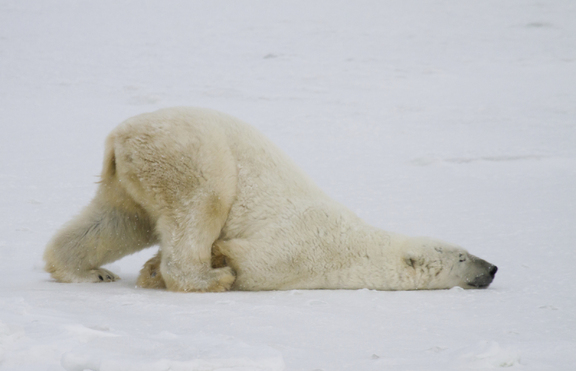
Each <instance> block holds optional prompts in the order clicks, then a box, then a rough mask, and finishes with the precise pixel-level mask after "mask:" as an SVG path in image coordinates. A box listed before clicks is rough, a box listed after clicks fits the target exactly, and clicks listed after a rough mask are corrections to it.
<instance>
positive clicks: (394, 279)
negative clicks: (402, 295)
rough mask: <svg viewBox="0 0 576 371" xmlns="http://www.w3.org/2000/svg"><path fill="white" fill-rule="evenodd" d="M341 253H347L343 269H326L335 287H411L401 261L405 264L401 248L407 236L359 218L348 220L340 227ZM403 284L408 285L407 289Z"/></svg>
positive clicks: (339, 249) (396, 288) (327, 276)
mask: <svg viewBox="0 0 576 371" xmlns="http://www.w3.org/2000/svg"><path fill="white" fill-rule="evenodd" d="M341 229H342V230H344V231H345V233H342V234H341V237H340V239H339V244H338V246H335V249H337V250H338V252H345V254H346V258H347V264H346V266H344V267H343V269H335V270H332V269H329V267H327V268H328V269H327V270H326V278H327V281H328V282H331V283H332V284H333V285H334V287H333V288H335V289H336V288H347V289H361V288H368V289H374V290H399V289H400V290H404V289H410V288H411V283H410V281H411V280H410V279H408V278H409V277H403V271H404V270H402V269H400V270H399V269H398V267H399V264H400V265H402V264H404V263H403V261H402V254H401V251H400V249H399V247H400V246H402V245H403V244H404V243H405V241H406V240H407V238H408V237H406V236H403V235H400V234H396V233H391V232H387V231H384V230H382V229H379V228H376V227H374V226H371V225H369V224H368V223H366V222H364V221H363V220H362V219H360V218H359V217H355V218H351V219H348V220H346V225H343V226H341ZM404 286H406V287H405V288H404Z"/></svg>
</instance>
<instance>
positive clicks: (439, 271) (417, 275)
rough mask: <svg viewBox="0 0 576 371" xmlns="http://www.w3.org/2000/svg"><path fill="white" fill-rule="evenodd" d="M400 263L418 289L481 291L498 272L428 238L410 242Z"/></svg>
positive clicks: (481, 261) (482, 261) (474, 257)
mask: <svg viewBox="0 0 576 371" xmlns="http://www.w3.org/2000/svg"><path fill="white" fill-rule="evenodd" d="M403 259H404V264H406V268H407V269H408V272H409V275H410V276H411V277H412V278H413V280H414V281H413V283H414V284H415V286H416V287H417V288H418V289H448V288H452V287H455V286H460V287H462V288H465V289H483V288H486V287H488V286H489V285H490V283H492V281H493V280H494V276H495V275H496V271H497V270H498V267H496V266H495V265H493V264H490V263H488V262H487V261H485V260H483V259H480V258H478V257H476V256H474V255H472V254H470V253H468V251H466V250H464V249H463V248H461V247H458V246H455V245H451V244H448V243H446V242H443V241H438V240H432V239H429V238H412V239H410V240H409V241H408V243H407V246H406V250H405V251H404V254H403Z"/></svg>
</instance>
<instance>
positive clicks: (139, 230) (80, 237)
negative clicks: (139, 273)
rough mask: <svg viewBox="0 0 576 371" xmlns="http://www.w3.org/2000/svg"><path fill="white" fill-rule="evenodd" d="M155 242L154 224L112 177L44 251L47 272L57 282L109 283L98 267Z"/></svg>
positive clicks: (108, 275) (111, 278) (112, 277)
mask: <svg viewBox="0 0 576 371" xmlns="http://www.w3.org/2000/svg"><path fill="white" fill-rule="evenodd" d="M155 243H157V239H156V236H155V234H154V227H153V223H152V222H151V221H150V218H149V216H148V214H147V213H146V212H145V211H144V209H142V208H141V207H140V206H139V205H138V204H136V203H135V202H134V201H133V200H132V199H131V198H130V197H129V196H128V195H127V194H126V193H125V191H124V190H123V189H122V188H121V187H120V186H119V185H118V184H117V182H116V181H114V179H105V180H104V181H103V182H102V183H101V184H100V187H99V189H98V192H97V194H96V196H95V198H94V199H93V200H92V202H91V203H90V204H89V205H88V206H87V207H86V208H85V209H84V210H83V211H82V212H81V213H80V215H78V216H77V217H75V218H74V219H73V220H71V221H70V222H69V223H68V224H66V225H65V226H64V227H63V228H62V229H61V230H60V231H58V232H57V233H56V235H55V236H54V237H53V238H52V240H51V241H50V242H49V243H48V246H47V247H46V250H45V252H44V261H45V262H46V271H47V272H49V273H50V274H51V275H52V277H54V278H55V279H56V280H58V281H60V282H110V281H115V280H116V279H118V278H119V277H118V276H116V275H115V274H114V273H112V272H110V271H108V270H106V269H103V268H100V266H101V265H104V264H107V263H111V262H113V261H115V260H118V259H120V258H122V257H124V256H126V255H129V254H132V253H134V252H136V251H139V250H142V249H144V248H146V247H149V246H151V245H153V244H155Z"/></svg>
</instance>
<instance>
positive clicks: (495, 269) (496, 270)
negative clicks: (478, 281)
mask: <svg viewBox="0 0 576 371" xmlns="http://www.w3.org/2000/svg"><path fill="white" fill-rule="evenodd" d="M496 272H498V267H497V266H495V265H493V266H492V268H490V271H489V273H490V275H491V276H492V278H494V276H495V275H496Z"/></svg>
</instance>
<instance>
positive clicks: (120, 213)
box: [45, 108, 495, 291]
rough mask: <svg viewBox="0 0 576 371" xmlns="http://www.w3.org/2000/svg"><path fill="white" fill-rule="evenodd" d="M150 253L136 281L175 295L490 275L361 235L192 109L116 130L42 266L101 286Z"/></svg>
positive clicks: (427, 242) (342, 213)
mask: <svg viewBox="0 0 576 371" xmlns="http://www.w3.org/2000/svg"><path fill="white" fill-rule="evenodd" d="M156 243H159V244H160V254H159V255H158V256H157V257H156V258H155V259H152V260H151V261H150V262H149V263H147V265H146V267H145V269H143V271H142V275H141V277H140V279H139V283H140V284H141V285H143V286H146V287H163V286H164V285H165V286H166V287H167V288H168V289H170V290H173V291H223V290H228V289H234V290H285V289H320V288H324V289H339V288H343V289H357V288H370V289H379V290H411V289H441V288H449V287H453V286H457V285H458V286H462V287H471V286H470V283H471V282H473V281H474V280H477V279H478V277H485V276H487V274H488V273H487V271H489V270H492V271H493V272H492V274H491V276H492V277H493V275H494V273H495V267H494V268H492V267H493V266H492V265H490V264H489V263H487V262H484V261H483V260H481V259H478V258H475V257H473V256H472V255H469V254H468V253H467V252H466V251H465V250H463V249H461V248H459V247H456V246H452V245H449V244H447V243H444V242H440V241H435V240H431V239H427V238H410V237H406V236H402V235H398V234H393V233H389V232H385V231H382V230H379V229H377V228H374V227H372V226H370V225H367V224H366V223H365V222H364V221H362V220H361V219H360V218H359V217H357V216H356V215H355V214H354V213H352V212H351V211H349V210H348V209H347V208H345V207H344V206H342V205H340V204H339V203H337V202H335V201H334V200H332V199H330V198H329V197H327V196H326V195H325V194H324V193H323V192H322V191H321V190H320V189H319V188H318V187H317V186H316V185H315V184H314V182H312V181H311V180H310V179H309V178H308V177H307V176H306V175H305V174H304V173H303V172H302V171H301V170H300V169H299V168H298V167H297V166H295V165H294V163H293V162H292V161H291V160H290V159H289V158H288V157H287V156H286V155H285V154H284V153H282V152H281V151H280V150H279V149H278V148H277V147H276V146H275V145H274V144H272V143H271V142H270V141H269V140H268V139H267V138H265V137H264V136H263V135H262V134H260V133H259V132H258V131H256V130H255V129H254V128H253V127H251V126H249V125H248V124H246V123H244V122H242V121H240V120H238V119H235V118H233V117H230V116H228V115H225V114H222V113H219V112H215V111H211V110H206V109H197V108H169V109H163V110H160V111H157V112H153V113H147V114H143V115H139V116H136V117H133V118H131V119H128V120H127V121H125V122H124V123H122V124H121V125H120V126H118V127H117V128H116V129H115V130H114V131H113V132H112V133H111V134H110V135H109V137H108V139H107V142H106V153H105V159H104V169H103V172H102V182H101V184H100V188H99V190H98V193H97V195H96V197H95V198H94V200H93V201H92V203H91V204H90V205H89V206H88V207H87V208H86V209H85V210H84V212H83V213H82V214H80V215H79V216H78V217H77V218H76V219H74V220H73V221H72V222H71V223H69V224H68V225H66V226H65V227H64V228H63V229H62V230H61V231H60V232H59V233H58V234H57V235H56V236H55V237H54V238H53V240H52V241H51V242H50V244H49V245H48V247H47V249H46V253H45V260H46V262H47V270H48V271H49V272H51V273H52V275H53V276H54V277H55V278H56V279H58V280H60V281H64V282H81V281H102V280H104V281H108V280H114V279H115V278H117V277H116V276H114V275H113V274H112V273H110V272H108V271H103V270H102V269H101V268H99V267H100V266H101V265H102V264H105V263H108V262H110V261H113V260H116V259H119V258H121V257H122V256H124V255H127V254H130V253H133V252H135V251H138V250H140V249H143V248H145V247H148V246H151V245H153V244H156ZM222 255H223V256H224V257H225V258H224V257H222ZM215 257H216V258H218V257H220V261H221V262H225V263H224V264H215V263H214V259H215ZM460 260H464V261H460ZM487 280H489V281H490V282H491V278H490V279H487ZM484 281H486V279H484ZM484 281H483V282H484ZM474 282H475V281H474ZM488 283H489V282H488ZM473 286H474V285H473ZM483 286H484V285H483Z"/></svg>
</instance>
